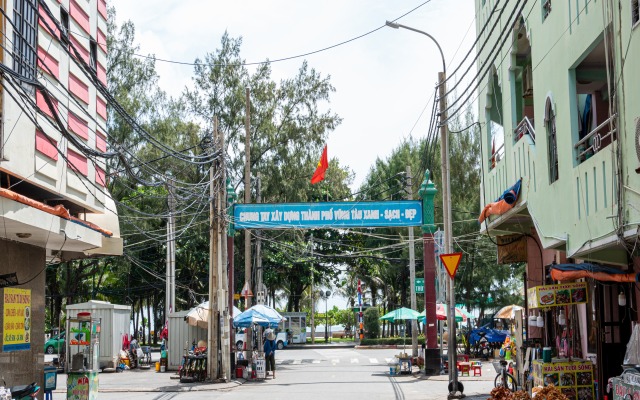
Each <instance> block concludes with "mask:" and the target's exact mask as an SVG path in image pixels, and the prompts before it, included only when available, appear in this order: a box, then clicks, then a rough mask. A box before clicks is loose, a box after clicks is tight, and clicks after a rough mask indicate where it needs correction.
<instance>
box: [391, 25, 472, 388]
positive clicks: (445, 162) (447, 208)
mask: <svg viewBox="0 0 640 400" xmlns="http://www.w3.org/2000/svg"><path fill="white" fill-rule="evenodd" d="M386 25H387V26H389V27H391V28H394V29H398V28H403V29H407V30H410V31H413V32H417V33H420V34H422V35H425V36H427V37H428V38H429V39H431V40H432V41H433V42H434V43H435V44H436V46H437V47H438V51H439V52H440V57H441V58H442V72H440V73H438V82H439V83H438V97H439V98H440V113H439V114H438V115H439V120H440V123H439V125H440V158H441V162H442V214H443V220H444V253H445V254H450V253H451V250H452V247H453V246H452V244H453V240H452V226H451V182H450V180H449V134H448V132H447V123H446V121H447V102H446V77H447V66H446V62H445V59H444V53H443V52H442V47H440V44H439V43H438V41H437V40H436V39H435V38H434V37H433V36H431V35H430V34H428V33H427V32H424V31H421V30H419V29H415V28H411V27H409V26H406V25H401V24H398V23H395V22H390V21H387V22H386ZM425 257H426V255H425ZM426 284H427V282H426V280H425V285H426ZM425 291H426V287H425ZM448 292H449V312H448V323H447V325H449V340H448V345H449V348H448V350H447V353H448V359H449V381H450V384H449V392H450V393H449V398H454V397H457V396H455V394H456V392H458V391H459V392H460V393H462V391H463V387H462V385H461V384H459V383H458V376H457V373H455V372H454V371H455V368H453V366H454V365H456V360H455V356H456V351H455V349H456V341H455V338H456V331H455V312H454V309H455V305H456V304H455V294H454V283H453V279H450V280H449V284H448ZM427 318H429V315H427ZM432 321H433V320H432ZM427 323H429V321H427Z"/></svg>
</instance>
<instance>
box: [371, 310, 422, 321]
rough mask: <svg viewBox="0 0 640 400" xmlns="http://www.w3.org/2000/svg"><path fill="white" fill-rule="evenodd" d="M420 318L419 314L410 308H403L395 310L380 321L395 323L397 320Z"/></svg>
mask: <svg viewBox="0 0 640 400" xmlns="http://www.w3.org/2000/svg"><path fill="white" fill-rule="evenodd" d="M418 317H420V313H419V312H417V311H414V310H412V309H410V308H406V307H402V308H398V309H397V310H393V311H391V312H388V313H386V314H385V315H383V316H382V317H380V320H382V321H389V322H395V321H396V320H407V319H408V320H413V319H418Z"/></svg>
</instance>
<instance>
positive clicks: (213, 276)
mask: <svg viewBox="0 0 640 400" xmlns="http://www.w3.org/2000/svg"><path fill="white" fill-rule="evenodd" d="M217 140H218V120H217V118H214V120H213V140H212V141H211V145H212V148H211V150H212V153H213V152H214V151H215V150H214V149H215V146H216V143H217ZM209 197H210V199H209V201H210V203H209V319H208V321H207V322H208V327H209V330H208V341H209V345H208V351H207V365H208V366H209V367H208V369H209V379H210V380H212V381H213V380H215V379H217V378H218V362H219V359H218V310H219V308H218V293H217V289H218V268H217V265H216V264H217V255H218V248H217V246H218V224H217V222H216V220H215V213H216V212H217V207H218V204H217V199H218V195H217V193H216V190H215V161H212V162H211V167H209Z"/></svg>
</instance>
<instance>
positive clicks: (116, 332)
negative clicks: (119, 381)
mask: <svg viewBox="0 0 640 400" xmlns="http://www.w3.org/2000/svg"><path fill="white" fill-rule="evenodd" d="M84 312H89V313H91V317H92V318H95V319H99V320H100V335H99V340H100V353H99V354H98V363H99V365H96V368H115V367H116V365H117V363H118V357H119V355H120V349H121V348H122V335H126V334H128V333H129V330H130V329H131V328H130V322H131V306H124V305H120V304H112V303H110V302H108V301H99V300H90V301H87V302H86V303H78V304H69V305H68V306H67V316H68V317H69V318H75V317H76V316H77V315H78V314H79V313H84Z"/></svg>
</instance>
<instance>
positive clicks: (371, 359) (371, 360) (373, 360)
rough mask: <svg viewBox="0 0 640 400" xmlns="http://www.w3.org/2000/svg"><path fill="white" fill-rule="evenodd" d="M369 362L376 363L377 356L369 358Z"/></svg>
mask: <svg viewBox="0 0 640 400" xmlns="http://www.w3.org/2000/svg"><path fill="white" fill-rule="evenodd" d="M369 362H370V363H371V364H377V363H378V359H377V358H370V359H369Z"/></svg>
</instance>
